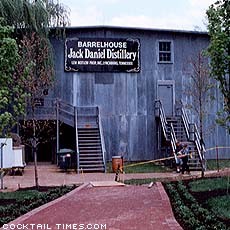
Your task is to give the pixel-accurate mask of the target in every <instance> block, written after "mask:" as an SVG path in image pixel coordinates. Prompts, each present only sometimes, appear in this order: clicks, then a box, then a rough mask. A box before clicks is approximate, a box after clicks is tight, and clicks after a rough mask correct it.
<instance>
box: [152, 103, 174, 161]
mask: <svg viewBox="0 0 230 230" xmlns="http://www.w3.org/2000/svg"><path fill="white" fill-rule="evenodd" d="M156 104H158V105H159V106H158V107H157V106H156ZM155 108H156V109H158V110H159V117H160V121H161V126H162V129H163V133H164V136H165V139H166V140H167V141H170V144H171V147H172V150H173V155H174V157H175V158H176V142H177V139H176V134H175V131H174V128H173V125H172V123H171V124H168V122H167V120H166V116H165V112H164V108H163V105H162V102H161V101H160V100H156V101H155ZM168 134H169V135H168ZM168 136H169V137H170V139H168Z"/></svg>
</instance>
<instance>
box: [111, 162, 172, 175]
mask: <svg viewBox="0 0 230 230" xmlns="http://www.w3.org/2000/svg"><path fill="white" fill-rule="evenodd" d="M170 171H172V169H170V168H168V167H165V166H164V165H163V164H159V163H152V162H151V163H149V162H148V161H147V162H125V163H124V172H125V173H155V172H170ZM107 172H112V163H111V162H109V163H108V164H107Z"/></svg>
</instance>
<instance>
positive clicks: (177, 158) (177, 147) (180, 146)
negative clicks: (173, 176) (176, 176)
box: [175, 142, 183, 173]
mask: <svg viewBox="0 0 230 230" xmlns="http://www.w3.org/2000/svg"><path fill="white" fill-rule="evenodd" d="M182 148H183V147H182V145H181V143H180V142H177V143H176V152H175V153H176V172H177V173H180V167H181V164H182V160H181V158H180V155H181V150H182Z"/></svg>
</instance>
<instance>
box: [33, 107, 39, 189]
mask: <svg viewBox="0 0 230 230" xmlns="http://www.w3.org/2000/svg"><path fill="white" fill-rule="evenodd" d="M33 111H34V109H33ZM33 114H34V112H33ZM33 117H34V115H33ZM37 145H38V143H37V139H36V124H35V120H34V119H33V143H32V146H33V155H34V179H35V187H36V188H37V189H38V188H39V184H38V169H37V165H38V162H37Z"/></svg>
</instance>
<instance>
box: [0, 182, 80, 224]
mask: <svg viewBox="0 0 230 230" xmlns="http://www.w3.org/2000/svg"><path fill="white" fill-rule="evenodd" d="M74 188H76V186H62V187H59V188H55V189H51V190H49V191H48V192H35V191H26V192H21V191H19V192H15V193H16V194H13V195H12V196H11V197H14V198H18V199H17V202H15V203H14V204H11V205H7V206H0V227H1V226H2V225H3V224H6V223H8V222H10V221H12V220H14V219H16V218H17V217H19V216H21V215H23V214H25V213H27V212H29V211H31V210H33V209H34V208H37V207H39V206H41V205H43V204H45V203H47V202H50V201H52V200H54V199H57V198H58V197H61V196H63V195H64V194H66V193H68V192H70V191H71V190H73V189H74ZM21 193H22V194H21ZM26 193H27V194H28V195H29V196H26ZM19 194H20V195H19ZM2 196H4V194H3V195H2ZM5 196H6V198H7V197H9V194H6V195H5ZM1 199H2V198H1Z"/></svg>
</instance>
